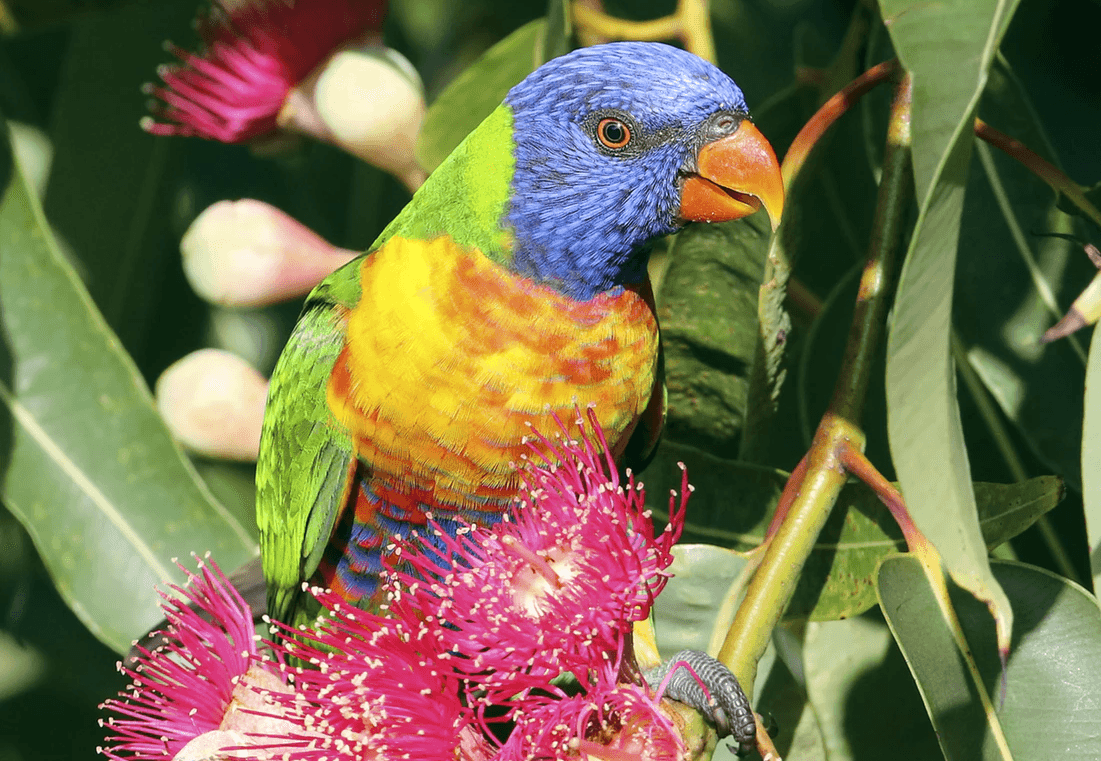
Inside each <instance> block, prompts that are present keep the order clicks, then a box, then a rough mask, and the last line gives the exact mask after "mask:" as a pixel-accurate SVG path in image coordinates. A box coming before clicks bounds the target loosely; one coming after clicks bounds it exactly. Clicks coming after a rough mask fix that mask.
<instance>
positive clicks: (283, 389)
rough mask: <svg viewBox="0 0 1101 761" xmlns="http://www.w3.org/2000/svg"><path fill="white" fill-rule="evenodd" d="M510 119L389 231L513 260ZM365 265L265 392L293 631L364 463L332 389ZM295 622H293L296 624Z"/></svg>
mask: <svg viewBox="0 0 1101 761" xmlns="http://www.w3.org/2000/svg"><path fill="white" fill-rule="evenodd" d="M511 135H512V114H511V111H510V110H509V108H508V107H507V106H500V107H498V109H497V110H496V111H494V112H493V114H492V115H491V116H490V117H489V118H488V119H486V120H485V122H483V123H482V125H481V126H480V127H478V128H477V129H476V130H474V132H472V133H471V134H470V135H468V136H467V138H466V139H465V140H464V141H463V142H462V144H460V145H459V147H458V148H456V149H455V151H453V152H452V154H451V155H450V156H449V157H448V158H447V160H446V161H444V163H443V164H441V165H440V166H439V168H437V169H436V171H435V172H433V173H432V176H431V177H430V178H429V179H428V181H427V182H426V183H425V184H424V186H423V187H421V188H420V190H418V191H417V193H416V194H415V195H414V196H413V200H412V201H411V202H410V203H409V205H408V206H406V207H405V209H403V210H402V212H401V213H400V214H399V215H398V216H397V217H396V218H395V219H394V220H393V221H392V222H391V223H390V225H388V226H387V228H386V229H385V230H383V232H382V234H381V235H379V237H378V239H377V240H376V241H375V243H374V244H373V245H372V247H371V248H372V249H377V248H378V247H379V246H381V245H382V244H383V243H384V242H385V241H386V240H388V239H389V238H391V237H393V236H401V237H404V238H409V239H420V240H431V239H432V238H434V237H435V236H437V235H439V234H441V233H446V234H448V235H449V236H451V237H452V238H453V239H455V241H456V242H457V243H459V244H460V245H463V246H466V247H469V248H477V249H479V250H480V251H482V252H483V253H485V254H486V255H487V256H489V257H490V258H494V259H497V260H501V259H504V258H507V257H508V256H509V255H510V252H509V250H508V245H507V244H508V237H507V235H505V233H504V232H503V230H502V229H501V226H500V220H501V218H502V216H503V214H504V213H505V209H506V207H507V203H508V194H509V184H510V182H511V179H512V172H513V165H514V160H513V157H512V137H511ZM362 263H363V258H360V259H356V260H355V261H352V262H350V263H349V264H347V265H345V266H344V267H342V268H340V269H338V270H337V271H336V272H334V273H333V274H331V275H329V277H327V278H326V279H325V281H324V282H323V283H321V285H319V286H318V287H317V288H316V289H314V292H313V293H311V294H310V296H309V298H308V299H307V300H306V306H305V309H304V311H303V314H302V317H301V318H300V320H299V323H298V325H297V327H296V328H295V330H294V333H293V334H292V335H291V338H290V341H289V342H288V343H287V346H286V348H285V349H284V350H283V354H282V355H281V356H280V358H279V362H278V364H277V365H276V367H275V372H274V373H273V375H272V379H271V388H270V389H269V391H268V405H267V409H266V411H265V413H264V429H263V434H262V436H261V439H260V459H259V461H258V462H257V464H256V522H257V524H258V526H259V528H260V557H261V563H262V566H263V571H264V579H265V581H266V583H267V585H268V614H269V615H270V616H272V617H273V618H275V619H276V620H279V621H282V622H283V623H287V624H291V625H295V624H297V623H302V622H303V621H299V620H297V617H298V616H300V615H301V614H302V612H301V611H300V608H301V607H302V606H301V605H300V604H299V595H300V594H301V584H302V581H303V580H304V579H308V578H309V577H310V576H311V575H313V572H314V571H315V570H317V565H318V563H319V562H320V561H321V558H322V555H323V554H324V552H325V546H326V544H327V543H328V541H329V537H330V534H331V533H332V529H333V526H334V524H335V523H336V520H337V519H338V518H339V516H340V512H341V510H342V509H343V508H344V506H345V504H346V501H347V497H348V494H349V490H350V489H351V486H352V483H353V481H354V476H355V471H356V467H357V465H358V462H357V460H356V458H355V455H354V452H353V448H352V442H351V440H350V438H349V437H348V435H347V433H345V432H343V431H341V430H340V429H339V427H338V426H337V425H336V423H335V422H334V421H333V419H332V414H331V412H330V410H329V406H328V403H327V401H326V388H327V386H328V382H329V377H330V375H331V374H332V370H333V367H334V365H335V364H336V360H337V357H338V356H339V355H340V352H341V350H342V349H343V348H344V340H345V326H344V317H343V316H344V315H345V314H346V312H347V310H348V309H350V308H352V307H353V306H354V305H355V304H357V303H358V302H359V299H360V293H361V292H360V276H361V274H362V272H361V269H360V267H361V265H362ZM292 616H294V617H295V618H292Z"/></svg>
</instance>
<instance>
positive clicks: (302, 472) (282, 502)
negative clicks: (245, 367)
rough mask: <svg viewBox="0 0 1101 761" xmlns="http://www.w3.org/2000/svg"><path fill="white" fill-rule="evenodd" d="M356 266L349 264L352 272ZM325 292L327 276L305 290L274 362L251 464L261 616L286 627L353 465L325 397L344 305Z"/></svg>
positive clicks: (349, 445) (340, 340)
mask: <svg viewBox="0 0 1101 761" xmlns="http://www.w3.org/2000/svg"><path fill="white" fill-rule="evenodd" d="M358 263H359V260H357V261H356V262H353V263H352V264H351V265H349V266H350V267H352V268H354V270H355V271H356V272H358V270H359V267H358ZM346 271H347V270H341V271H338V273H339V274H343V273H345V272H346ZM330 277H331V278H332V277H335V276H330ZM329 290H330V288H329V281H326V283H323V284H322V285H320V286H318V288H317V289H316V290H315V291H314V293H312V294H311V295H310V298H309V300H308V301H307V302H306V307H305V310H304V312H303V314H302V317H301V319H300V320H299V322H298V325H297V326H296V327H295V329H294V333H293V334H292V335H291V338H290V341H288V343H287V346H286V348H285V349H284V350H283V354H282V355H281V356H280V357H279V362H278V364H277V365H276V366H275V372H274V373H273V374H272V378H271V388H270V389H269V391H268V406H267V409H266V411H265V413H264V428H263V433H262V435H261V438H260V459H259V461H258V462H257V463H256V523H257V525H258V527H259V529H260V557H261V564H262V566H263V571H264V579H265V581H266V582H267V587H268V615H270V616H271V617H272V618H274V619H276V620H278V621H282V622H284V623H287V624H291V625H295V624H297V623H300V622H299V621H297V620H295V617H296V614H297V613H298V607H299V606H298V598H299V595H300V594H301V585H302V581H303V580H304V579H308V578H309V577H310V576H311V575H312V574H313V572H314V571H315V570H317V565H318V563H319V562H320V561H321V557H322V555H323V553H324V551H325V546H326V544H327V543H328V541H329V536H330V534H331V533H332V529H333V525H334V523H335V522H336V520H337V518H338V517H339V515H340V512H341V510H342V508H343V507H344V505H345V504H346V501H347V499H348V492H349V489H350V487H351V484H352V482H353V479H354V474H355V467H356V460H355V457H354V455H353V451H352V443H351V441H350V439H349V438H348V436H347V435H346V434H344V433H343V432H342V431H340V430H339V428H338V427H337V425H336V423H335V422H334V421H333V420H332V415H331V413H330V411H329V406H328V403H327V402H326V399H325V392H326V388H327V386H328V380H329V376H330V374H331V373H332V370H333V366H334V365H335V364H336V359H337V357H338V355H339V354H340V351H341V349H342V348H343V346H344V326H343V318H342V316H341V314H342V311H343V310H341V309H340V308H339V307H338V306H337V305H336V304H335V303H334V302H333V301H332V300H330V298H329Z"/></svg>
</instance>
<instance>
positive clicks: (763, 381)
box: [738, 60, 899, 461]
mask: <svg viewBox="0 0 1101 761" xmlns="http://www.w3.org/2000/svg"><path fill="white" fill-rule="evenodd" d="M898 71H899V65H898V61H895V60H891V61H885V62H884V63H881V64H879V65H877V66H873V67H872V68H871V69H868V70H867V71H866V72H864V73H863V74H861V75H860V76H859V77H857V78H856V79H854V80H853V81H852V82H850V83H849V84H848V85H846V86H845V87H843V88H842V89H841V90H840V91H839V92H838V93H837V94H836V95H834V96H833V97H832V98H830V99H829V100H827V101H826V102H825V103H824V104H823V105H822V107H821V108H820V109H818V111H817V113H815V115H814V116H812V117H811V118H810V121H808V122H807V123H806V124H805V125H804V126H803V129H802V130H800V131H799V134H798V135H796V137H795V140H793V141H792V144H791V147H790V148H788V152H787V154H786V155H785V156H784V160H783V162H782V163H781V165H780V170H781V173H782V174H783V176H784V192H785V193H786V194H787V195H789V196H790V195H791V191H792V185H793V184H794V182H795V180H796V178H797V177H798V176H799V173H800V170H802V168H803V166H804V165H805V164H806V161H807V158H808V157H809V156H810V153H811V150H812V149H813V148H814V146H815V145H817V144H818V142H819V141H820V140H821V138H822V136H823V135H824V134H825V132H826V131H827V130H828V129H829V128H830V127H831V126H832V125H833V124H834V123H835V122H836V121H837V120H838V119H839V118H841V116H843V115H844V114H845V113H847V112H848V111H849V110H850V109H851V108H852V107H853V105H855V104H856V102H857V101H859V100H860V98H861V97H863V96H864V95H865V94H867V93H868V92H869V91H870V90H872V89H873V88H874V87H876V86H877V85H879V84H882V83H883V82H886V81H888V80H889V79H891V78H892V77H894V76H895V75H896V74H897V72H898ZM788 208H789V210H790V209H791V208H792V207H791V206H789V207H788ZM792 216H793V214H791V213H789V212H785V214H784V219H783V220H781V222H780V227H779V229H778V230H777V231H776V234H775V235H773V236H772V241H771V243H770V244H769V249H768V257H767V259H766V260H765V272H764V279H763V281H762V283H761V290H760V293H759V296H758V299H757V324H758V325H759V328H758V332H757V346H756V349H755V351H754V357H753V369H752V370H751V374H750V378H749V392H748V395H749V398H748V403H747V405H746V419H745V424H744V426H743V427H742V442H741V446H740V449H739V454H738V457H739V459H742V460H748V461H754V460H757V459H759V454H760V453H761V452H762V451H764V449H765V447H766V444H767V441H768V432H769V428H770V423H771V421H772V417H773V415H774V414H775V412H776V405H777V401H778V399H779V396H780V386H781V385H783V382H784V377H785V372H784V369H783V354H784V347H785V345H786V343H787V334H788V331H790V330H791V317H790V316H789V315H788V313H787V312H786V311H785V310H784V296H785V292H786V290H787V284H788V280H789V278H790V277H791V267H792V262H791V256H790V255H789V253H788V252H789V249H790V248H791V238H792V235H793V233H792V230H793V229H794V228H793V227H792V224H793V223H792V221H791V219H792Z"/></svg>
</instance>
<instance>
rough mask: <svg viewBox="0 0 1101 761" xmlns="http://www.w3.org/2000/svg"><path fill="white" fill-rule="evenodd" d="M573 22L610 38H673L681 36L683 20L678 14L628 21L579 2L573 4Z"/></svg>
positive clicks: (647, 39) (650, 39)
mask: <svg viewBox="0 0 1101 761" xmlns="http://www.w3.org/2000/svg"><path fill="white" fill-rule="evenodd" d="M570 7H571V10H572V13H573V23H574V24H575V25H576V26H578V27H580V28H581V29H584V30H585V31H587V32H591V33H593V34H596V35H599V36H601V37H604V38H606V39H609V40H645V41H651V42H652V41H654V40H672V39H676V38H678V37H680V34H681V22H680V18H679V17H678V16H677V15H675V14H674V15H672V16H664V17H662V18H659V19H653V20H652V21H628V20H626V19H621V18H616V17H615V16H609V15H608V14H607V13H603V12H602V11H598V10H597V9H596V8H591V7H589V6H588V5H583V4H581V3H579V2H574V3H572V4H571V6H570Z"/></svg>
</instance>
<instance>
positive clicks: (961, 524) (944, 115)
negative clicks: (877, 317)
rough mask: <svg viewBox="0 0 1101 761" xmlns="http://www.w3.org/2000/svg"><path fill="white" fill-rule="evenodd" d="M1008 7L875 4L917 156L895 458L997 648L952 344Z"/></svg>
mask: <svg viewBox="0 0 1101 761" xmlns="http://www.w3.org/2000/svg"><path fill="white" fill-rule="evenodd" d="M1015 9H1016V2H1015V0H982V1H981V2H979V1H976V0H951V1H949V2H942V3H935V4H930V3H926V2H923V1H922V0H880V10H881V12H882V14H883V19H884V23H885V24H886V25H887V30H888V31H889V32H890V35H891V39H892V40H893V41H894V44H895V49H896V50H897V51H898V55H899V58H900V59H901V61H902V63H903V65H904V66H905V67H906V69H907V71H908V72H909V73H910V74H911V76H912V78H913V109H912V116H911V128H912V133H913V150H912V155H913V165H914V183H915V186H916V191H917V192H916V197H917V199H918V206H919V208H920V212H919V215H918V220H917V223H916V224H915V227H914V231H913V236H912V238H911V240H910V246H909V250H908V252H907V254H906V262H905V264H904V265H903V267H902V272H901V275H900V276H899V283H898V293H897V296H896V298H895V304H894V316H893V320H892V323H891V330H890V336H889V338H888V343H887V427H888V434H889V437H890V442H891V453H892V456H893V458H894V464H895V470H896V472H897V474H898V479H899V481H900V482H901V483H902V493H903V496H904V497H905V498H906V503H907V506H908V507H909V510H910V513H911V515H912V516H913V518H914V521H915V523H916V524H917V525H918V527H919V528H920V529H921V530H922V532H924V533H925V535H926V536H928V537H929V539H930V540H932V542H933V544H934V545H936V547H937V550H938V551H939V552H940V553H941V555H942V556H943V557H944V562H945V564H946V566H947V568H948V570H949V571H950V572H951V573H952V576H953V578H955V579H956V580H957V581H958V582H959V583H960V584H962V585H963V586H964V587H966V588H967V589H970V590H971V591H972V592H973V593H974V594H975V595H976V596H978V597H979V598H980V599H982V600H984V601H986V602H987V603H988V604H989V606H990V609H991V613H992V614H993V615H994V617H995V620H996V621H997V622H998V628H999V632H1000V635H1001V636H999V643H1000V644H1001V645H1002V646H1003V647H1004V646H1006V645H1007V644H1008V642H1007V639H1006V638H1007V637H1008V634H1009V630H1010V627H1011V626H1012V621H1013V612H1012V610H1010V608H1009V605H1008V603H1007V601H1006V599H1005V595H1004V594H1003V593H1002V592H1001V590H1000V589H999V588H998V585H997V582H996V581H995V580H994V578H993V576H992V575H991V574H990V568H989V565H988V562H987V557H986V546H985V544H984V543H983V540H982V535H981V532H980V530H979V525H978V518H977V515H976V506H975V497H974V494H973V493H972V490H971V469H970V464H969V462H968V457H967V451H966V449H965V447H964V441H963V428H962V425H961V423H960V413H959V405H958V403H957V400H956V382H955V381H956V378H955V368H954V367H953V365H952V355H951V344H950V339H951V318H952V283H953V278H954V273H955V265H956V249H957V245H958V238H959V230H960V217H961V214H962V212H963V201H964V186H965V183H966V180H967V173H968V168H969V162H970V158H971V147H972V143H973V134H972V130H973V126H972V125H973V119H974V116H975V109H976V107H977V105H978V101H979V97H980V95H981V94H982V91H983V88H984V87H985V85H986V80H987V72H988V69H989V67H990V64H991V61H992V60H993V57H994V53H995V51H996V49H997V44H998V41H999V40H1000V39H1001V37H1002V35H1003V34H1004V33H1005V29H1006V27H1007V26H1008V25H1009V20H1010V19H1011V18H1012V16H1013V11H1014V10H1015ZM934 474H935V475H934Z"/></svg>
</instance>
